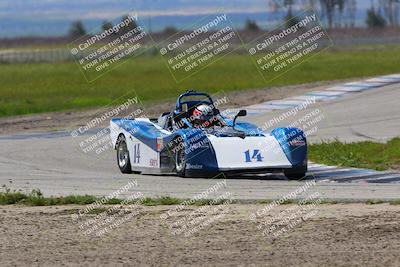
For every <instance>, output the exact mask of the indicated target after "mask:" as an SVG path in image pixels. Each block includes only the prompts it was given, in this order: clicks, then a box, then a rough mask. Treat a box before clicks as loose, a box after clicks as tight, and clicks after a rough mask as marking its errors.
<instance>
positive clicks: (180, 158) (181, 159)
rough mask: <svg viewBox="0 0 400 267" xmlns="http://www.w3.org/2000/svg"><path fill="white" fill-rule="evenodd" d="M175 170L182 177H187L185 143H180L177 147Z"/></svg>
mask: <svg viewBox="0 0 400 267" xmlns="http://www.w3.org/2000/svg"><path fill="white" fill-rule="evenodd" d="M175 150H176V151H175V171H176V174H177V175H178V176H180V177H185V169H186V155H185V147H184V145H183V143H179V144H178V145H177V146H176V147H175Z"/></svg>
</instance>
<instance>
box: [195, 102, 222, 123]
mask: <svg viewBox="0 0 400 267" xmlns="http://www.w3.org/2000/svg"><path fill="white" fill-rule="evenodd" d="M192 118H193V120H192V123H193V126H194V127H196V128H208V127H211V126H213V125H214V123H215V121H216V120H218V119H217V118H216V117H214V110H213V108H212V107H211V106H210V105H207V104H201V105H199V106H197V107H196V108H195V109H194V110H193V113H192Z"/></svg>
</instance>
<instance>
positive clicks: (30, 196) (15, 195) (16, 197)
mask: <svg viewBox="0 0 400 267" xmlns="http://www.w3.org/2000/svg"><path fill="white" fill-rule="evenodd" d="M100 199H101V198H99V197H95V196H90V195H84V196H66V197H44V196H43V194H42V192H41V191H40V190H38V189H34V190H32V191H31V192H30V193H27V194H26V193H22V192H21V191H20V190H10V189H9V188H6V187H4V186H3V191H1V192H0V205H13V204H19V205H25V206H56V205H71V204H75V205H88V204H91V203H94V202H96V201H98V200H100ZM122 201H123V200H122V199H116V198H115V199H110V200H109V201H108V202H106V203H105V205H116V204H120V203H122ZM187 201H188V199H178V198H173V197H160V198H145V199H144V201H143V202H142V205H143V206H169V205H179V204H181V203H183V202H185V205H187V203H190V205H192V206H206V205H219V204H222V203H224V201H225V200H224V199H220V200H219V201H215V200H213V199H202V200H197V201H194V202H187ZM272 202H273V200H259V201H250V202H249V201H244V202H243V204H263V205H264V204H269V203H272ZM230 203H232V204H237V203H239V204H240V203H241V202H240V201H232V202H230ZM296 203H298V200H290V201H286V202H284V203H283V204H284V205H289V204H296ZM338 203H340V202H338V201H336V200H329V201H327V200H325V201H322V202H321V204H338ZM382 203H390V204H392V205H400V199H396V200H391V201H382V200H377V199H373V200H367V201H366V202H365V204H368V205H374V204H382ZM305 204H312V203H311V202H310V203H305ZM106 210H107V209H106V208H104V207H100V208H94V209H92V210H90V212H89V214H99V213H102V212H104V211H106Z"/></svg>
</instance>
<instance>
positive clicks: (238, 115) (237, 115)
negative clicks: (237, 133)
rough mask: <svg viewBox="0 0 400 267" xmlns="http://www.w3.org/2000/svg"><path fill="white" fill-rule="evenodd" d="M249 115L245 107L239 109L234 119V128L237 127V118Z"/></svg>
mask: <svg viewBox="0 0 400 267" xmlns="http://www.w3.org/2000/svg"><path fill="white" fill-rule="evenodd" d="M246 115H247V111H246V110H244V109H241V110H239V112H238V114H236V116H235V118H234V119H233V129H235V125H236V119H237V118H238V117H244V116H246Z"/></svg>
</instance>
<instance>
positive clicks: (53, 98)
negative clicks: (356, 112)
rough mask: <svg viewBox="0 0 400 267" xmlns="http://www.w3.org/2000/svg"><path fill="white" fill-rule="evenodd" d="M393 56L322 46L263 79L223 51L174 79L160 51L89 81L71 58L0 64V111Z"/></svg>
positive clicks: (256, 81)
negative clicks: (198, 68) (182, 77)
mask: <svg viewBox="0 0 400 267" xmlns="http://www.w3.org/2000/svg"><path fill="white" fill-rule="evenodd" d="M398 58H400V46H394V47H383V48H382V47H381V48H380V49H371V50H359V49H358V50H357V49H355V50H344V51H343V50H340V51H335V50H327V51H324V52H322V53H320V54H318V55H317V56H315V57H313V58H311V59H309V60H308V61H306V62H302V63H301V64H300V65H298V66H297V67H295V68H294V69H292V70H290V71H289V72H288V73H286V74H285V75H282V76H281V77H279V78H277V79H275V80H272V81H269V82H267V83H266V82H265V81H264V80H263V79H262V77H261V76H260V74H259V73H258V71H257V69H256V68H255V66H254V63H253V62H252V61H251V59H250V57H249V56H248V55H229V56H226V57H225V58H223V59H221V60H219V61H217V62H215V63H213V64H211V65H210V66H209V67H207V68H205V69H204V70H202V71H200V72H199V73H197V74H196V75H194V76H192V77H191V78H190V79H186V80H185V81H183V82H181V83H178V84H177V83H176V82H175V80H174V79H173V77H172V75H171V74H170V72H169V70H168V69H167V67H166V66H165V64H164V62H163V61H162V59H161V58H160V57H159V56H151V57H138V58H135V59H133V60H127V61H126V62H125V63H123V64H121V65H120V66H119V67H118V68H116V69H115V70H113V71H111V72H109V73H107V74H106V75H104V76H102V77H101V78H99V79H98V80H96V81H94V82H91V83H88V82H86V80H85V78H84V76H83V75H82V73H81V72H80V70H79V69H78V67H77V66H76V65H75V64H74V63H55V64H50V63H43V64H0V80H1V84H0V116H11V115H22V114H31V113H41V112H51V111H62V110H79V109H84V108H88V107H100V106H105V105H107V104H110V103H111V102H113V101H115V100H117V99H118V98H119V97H120V96H122V95H124V94H126V93H127V92H130V91H132V90H135V91H136V92H137V94H138V96H139V97H140V99H141V100H142V101H144V102H146V101H154V100H157V101H162V100H164V99H167V98H175V97H176V96H177V94H179V93H180V92H182V91H184V90H187V89H190V88H195V89H198V90H201V91H206V92H209V93H213V92H219V91H225V92H229V91H234V90H242V89H251V88H264V87H272V86H286V85H295V84H304V83H311V82H317V81H328V80H340V79H349V78H358V77H365V76H374V75H383V74H390V73H398V72H400V64H398ZM154 96H157V99H155V98H154ZM124 101H126V99H121V100H120V102H121V103H122V102H124ZM114 104H120V103H114Z"/></svg>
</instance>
